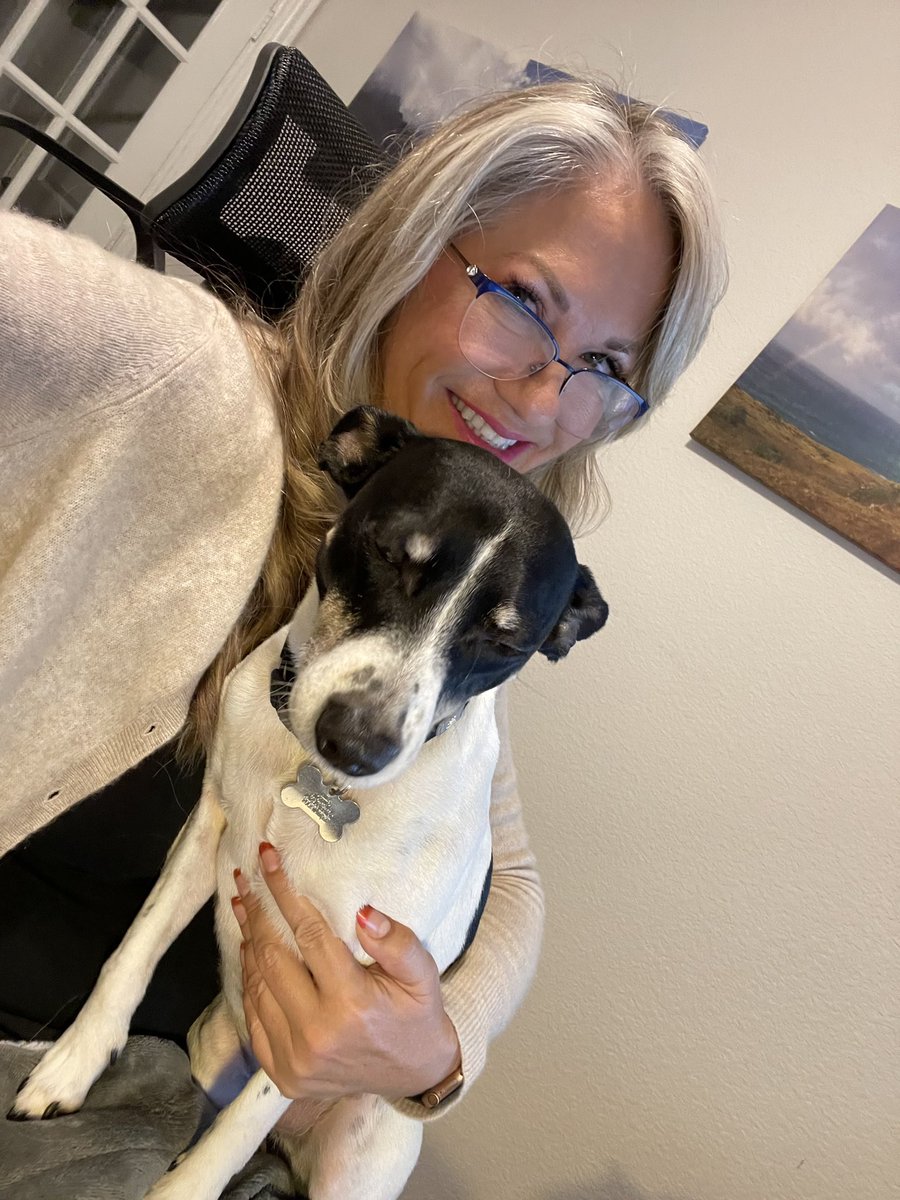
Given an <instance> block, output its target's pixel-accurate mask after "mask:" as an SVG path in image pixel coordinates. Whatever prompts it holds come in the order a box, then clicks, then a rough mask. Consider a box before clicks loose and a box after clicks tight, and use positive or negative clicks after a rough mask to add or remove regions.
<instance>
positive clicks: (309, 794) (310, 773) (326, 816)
mask: <svg viewBox="0 0 900 1200" xmlns="http://www.w3.org/2000/svg"><path fill="white" fill-rule="evenodd" d="M281 802H282V804H286V805H287V807H288V808H300V809H302V810H303V811H304V812H305V813H306V815H307V816H308V817H312V819H313V820H314V821H315V823H316V824H317V825H318V827H319V835H320V837H322V838H323V839H324V840H325V841H326V842H337V841H339V840H340V837H341V834H342V833H343V832H344V826H345V825H352V824H353V822H354V821H358V820H359V805H358V804H355V803H354V802H353V801H352V800H344V799H342V797H341V796H340V794H339V793H338V792H337V790H336V789H332V788H330V787H329V786H328V784H327V783H326V782H325V780H324V779H323V778H322V772H321V771H320V770H319V768H318V767H317V766H316V765H315V763H304V765H303V766H302V767H301V768H300V770H299V771H298V772H297V782H296V783H289V784H287V786H286V787H283V788H282V789H281Z"/></svg>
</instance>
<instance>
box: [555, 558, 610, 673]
mask: <svg viewBox="0 0 900 1200" xmlns="http://www.w3.org/2000/svg"><path fill="white" fill-rule="evenodd" d="M608 616H609V605H608V604H607V603H606V601H605V600H604V599H603V597H602V596H601V595H600V590H599V588H598V587H597V585H596V583H594V577H593V575H592V574H591V573H590V571H589V570H588V569H587V567H583V566H582V565H581V563H579V564H578V579H577V580H576V583H575V590H574V591H573V592H572V598H571V600H570V601H569V603H568V604H567V605H566V607H565V609H564V611H563V614H562V616H561V617H560V618H559V620H558V621H557V623H556V625H555V626H554V628H553V630H552V632H551V634H550V636H549V637H548V638H547V640H546V642H544V644H543V646H541V647H540V650H539V653H540V654H543V655H545V657H547V658H549V659H550V661H551V662H559V660H560V659H561V658H564V657H565V656H566V655H567V654H568V653H569V651H570V650H571V649H572V647H573V646H574V645H575V643H576V642H580V641H581V639H582V638H586V637H590V636H591V634H592V633H596V632H597V630H598V629H602V628H603V626H604V625H605V624H606V618H607V617H608Z"/></svg>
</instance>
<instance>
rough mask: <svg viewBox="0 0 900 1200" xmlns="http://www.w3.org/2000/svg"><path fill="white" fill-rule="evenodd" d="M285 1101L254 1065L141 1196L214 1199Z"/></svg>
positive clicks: (168, 1199)
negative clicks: (202, 1129)
mask: <svg viewBox="0 0 900 1200" xmlns="http://www.w3.org/2000/svg"><path fill="white" fill-rule="evenodd" d="M290 1105H291V1101H290V1100H286V1099H285V1098H284V1096H282V1094H281V1092H279V1090H278V1088H277V1087H276V1086H275V1084H274V1083H273V1082H272V1080H271V1079H270V1078H269V1077H268V1075H267V1074H266V1073H265V1071H257V1072H256V1074H255V1075H254V1076H253V1078H252V1079H251V1080H250V1081H249V1083H248V1084H247V1085H246V1086H245V1087H244V1088H243V1090H242V1091H241V1092H240V1094H239V1095H238V1096H236V1097H235V1099H234V1100H232V1102H231V1103H230V1104H229V1105H228V1107H227V1108H224V1109H223V1110H222V1111H221V1112H220V1113H219V1115H218V1116H217V1117H216V1119H215V1121H214V1122H213V1124H212V1125H211V1126H210V1128H209V1129H208V1130H207V1131H206V1133H205V1134H204V1135H203V1137H202V1138H201V1139H200V1141H199V1142H198V1143H197V1145H196V1146H194V1147H192V1148H191V1149H190V1150H189V1151H188V1152H187V1154H185V1155H184V1157H183V1158H181V1159H180V1160H179V1161H178V1164H177V1165H176V1166H175V1167H173V1168H172V1170H171V1171H169V1172H168V1173H167V1174H165V1175H163V1177H162V1178H161V1179H160V1180H159V1181H158V1182H157V1183H155V1184H154V1185H153V1187H152V1188H151V1189H150V1191H149V1192H148V1193H147V1195H146V1197H145V1200H218V1198H219V1196H220V1195H221V1193H222V1191H223V1189H224V1188H225V1185H226V1184H227V1183H228V1181H229V1179H231V1177H232V1175H234V1174H235V1172H236V1171H239V1170H240V1169H241V1167H242V1166H243V1165H244V1163H246V1162H247V1160H248V1159H249V1158H250V1156H251V1155H252V1154H253V1153H254V1151H255V1150H256V1149H257V1148H258V1147H259V1145H260V1143H261V1142H263V1141H264V1140H265V1138H266V1136H267V1135H268V1133H269V1131H270V1130H271V1129H272V1127H273V1125H274V1124H275V1122H276V1121H277V1120H278V1118H279V1117H280V1116H282V1114H283V1113H284V1112H286V1111H287V1109H288V1108H289V1107H290Z"/></svg>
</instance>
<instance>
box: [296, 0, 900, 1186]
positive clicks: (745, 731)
mask: <svg viewBox="0 0 900 1200" xmlns="http://www.w3.org/2000/svg"><path fill="white" fill-rule="evenodd" d="M415 7H416V5H415V4H414V3H411V2H410V0H381V2H380V3H377V4H375V3H371V2H369V3H360V2H359V0H356V2H354V0H325V2H324V3H323V5H322V8H321V9H320V10H319V12H318V13H317V14H316V16H315V17H314V18H313V20H312V22H311V23H310V25H309V26H308V27H307V29H306V30H305V31H304V33H303V34H302V36H301V39H300V44H301V46H302V48H303V49H304V51H305V52H306V53H307V54H308V55H309V56H310V57H311V58H312V60H313V62H314V63H315V64H316V65H317V66H318V67H319V69H320V70H321V71H322V72H323V73H324V74H325V75H326V77H327V78H329V79H330V80H331V82H332V83H333V84H334V86H335V87H336V88H337V89H338V90H339V91H340V92H341V93H342V95H344V97H345V98H348V99H349V98H350V97H351V96H352V95H353V94H354V93H355V91H356V90H357V88H358V86H359V85H360V83H361V82H362V81H363V80H364V79H365V78H366V76H367V75H368V73H369V71H370V70H371V68H372V67H373V66H374V65H375V63H376V62H377V61H378V60H379V59H380V57H381V55H382V53H383V52H384V50H385V49H386V48H387V47H388V45H390V43H391V42H392V41H393V39H394V37H395V36H396V34H397V32H398V31H399V30H400V29H401V28H402V26H403V25H404V24H405V22H406V20H407V18H408V17H409V15H410V14H411V12H412V11H413V10H414V9H415ZM418 7H419V9H420V10H421V11H423V12H426V13H429V14H430V15H433V16H435V17H438V18H441V19H443V20H447V21H450V22H452V23H453V24H456V25H457V26H458V27H460V28H463V29H466V30H468V31H470V32H473V33H477V34H479V35H480V36H482V37H484V38H487V39H489V40H491V41H493V42H495V43H496V44H498V45H502V46H504V47H506V48H508V49H510V50H512V51H515V52H517V53H518V52H520V53H521V54H522V55H523V57H525V56H530V55H532V54H534V55H538V56H540V57H541V58H542V59H543V60H544V61H554V60H558V61H559V60H561V62H562V63H563V64H564V65H565V64H568V65H569V66H575V67H577V66H578V65H579V63H580V62H582V61H583V62H584V63H586V64H589V65H591V66H593V67H595V68H598V69H600V70H605V71H610V72H614V73H616V74H617V75H618V76H619V77H622V76H624V77H625V78H626V79H628V80H630V86H631V90H632V91H633V93H634V94H637V95H640V96H643V97H645V98H647V99H651V100H657V101H667V102H669V103H670V104H671V105H672V106H674V107H678V108H681V109H683V110H685V111H687V112H688V113H690V114H691V115H694V116H696V117H698V118H699V119H701V120H703V121H705V122H706V123H707V124H709V126H710V129H711V132H710V137H709V140H708V143H707V146H706V147H705V148H704V151H703V153H704V156H705V157H706V159H707V161H708V162H709V163H710V166H711V169H712V172H713V175H714V177H715V182H716V187H717V191H718V194H719V196H720V198H721V204H722V210H723V216H724V223H725V230H726V235H727V239H728V245H729V251H730V257H731V265H732V274H733V282H732V286H731V291H730V293H729V296H728V299H727V301H726V302H725V304H724V306H723V307H722V309H721V310H720V312H719V314H718V317H717V319H716V323H715V328H714V332H713V335H712V338H711V340H710V342H709V344H708V345H707V347H706V349H705V350H704V352H703V354H702V357H701V359H700V361H699V362H698V363H697V364H696V365H695V367H694V368H693V369H692V370H691V372H690V375H689V377H687V378H685V379H684V381H683V383H682V384H681V386H680V387H679V388H678V391H677V393H676V394H674V395H673V396H672V397H671V400H670V401H669V403H668V405H667V407H666V409H665V410H664V411H661V412H660V413H659V414H658V415H657V417H656V418H655V419H654V420H653V421H652V422H651V423H650V424H649V425H648V427H647V428H646V429H644V430H643V431H642V433H641V434H640V435H639V436H636V437H635V438H634V439H633V440H630V441H628V442H627V443H623V444H622V445H621V446H618V447H613V448H611V449H610V450H609V451H608V452H607V453H606V455H605V460H606V472H607V477H608V481H609V485H610V489H611V492H612V495H613V500H614V511H613V514H612V515H611V516H610V517H609V519H608V520H607V521H606V523H605V524H604V525H603V526H601V528H600V530H599V531H598V532H597V533H596V534H594V535H593V536H591V537H590V538H588V539H585V540H584V541H583V542H581V543H580V553H581V557H582V558H583V559H584V560H585V561H587V562H588V563H589V564H590V565H591V566H592V567H593V568H594V570H595V572H596V574H597V577H598V580H599V581H600V582H601V585H602V587H603V590H604V592H605V593H606V594H607V596H608V598H609V600H610V603H611V607H612V611H613V616H612V619H611V621H610V624H609V627H608V629H607V630H606V631H604V632H603V633H602V634H601V635H600V636H598V637H597V638H595V639H593V640H592V641H591V642H589V643H586V644H585V646H583V647H578V649H577V651H576V652H575V653H574V654H573V655H572V656H571V658H570V660H569V661H568V662H566V663H565V664H564V665H562V666H559V667H557V668H555V669H554V668H550V667H549V666H546V665H543V664H542V665H539V666H535V667H533V668H530V669H529V670H528V672H527V674H526V676H525V678H524V679H523V680H522V681H521V682H520V683H519V684H518V685H517V687H516V689H515V697H514V740H515V742H516V746H517V758H518V763H519V769H520V775H521V780H522V791H523V794H524V797H525V804H526V812H527V816H528V820H529V828H530V831H531V834H532V838H533V841H534V843H535V845H536V848H537V850H538V852H539V855H540V859H541V862H542V867H543V875H544V881H545V885H546V890H547V894H548V907H549V916H548V927H547V938H546V944H545V948H544V953H543V959H542V964H541V968H540V972H539V976H538V979H537V982H536V984H535V986H534V988H533V990H532V993H531V995H530V996H529V998H528V1000H527V1002H526V1004H525V1006H524V1008H523V1010H522V1012H521V1014H520V1015H519V1016H518V1018H517V1019H516V1021H515V1022H514V1023H513V1026H512V1027H511V1029H510V1030H509V1031H508V1032H507V1033H506V1034H505V1035H504V1037H503V1038H501V1039H500V1040H499V1041H498V1043H497V1044H496V1046H495V1048H494V1051H493V1054H492V1057H491V1059H490V1061H489V1067H488V1071H487V1074H486V1076H485V1077H484V1079H483V1080H482V1081H481V1083H480V1084H479V1086H478V1087H477V1088H476V1089H475V1090H474V1092H473V1094H472V1095H471V1097H470V1099H469V1100H468V1101H467V1102H466V1104H465V1105H464V1106H462V1107H461V1109H460V1111H459V1112H458V1113H455V1114H453V1115H452V1116H450V1117H448V1118H447V1119H446V1120H444V1121H441V1122H439V1123H437V1124H436V1125H434V1126H432V1127H431V1128H430V1129H429V1131H428V1134H427V1137H426V1147H425V1151H424V1154H423V1158H422V1162H421V1164H420V1167H419V1168H418V1171H417V1173H416V1174H415V1175H414V1177H413V1180H412V1181H411V1183H410V1185H409V1188H408V1190H407V1195H408V1196H409V1197H411V1198H413V1200H513V1198H514V1197H515V1198H516V1200H519V1198H522V1200H586V1198H588V1197H591V1198H592V1200H594V1198H596V1200H675V1198H676V1197H678V1198H679V1200H781V1198H787V1197H790V1198H791V1200H794V1198H796V1200H888V1197H889V1196H896V1195H897V1194H898V1191H897V1189H898V1186H900V1149H898V1145H897V1140H896V1129H897V1118H898V1116H900V1098H898V1091H900V1089H898V1086H897V1084H898V1079H900V1054H898V1045H900V1042H898V1038H897V1033H898V1030H897V1022H896V1019H895V1018H896V1012H897V995H898V993H900V966H898V953H897V944H896V940H893V941H892V937H893V938H894V939H895V938H896V932H897V927H896V923H894V924H893V928H892V924H891V923H892V918H896V915H897V914H896V901H897V883H896V874H895V872H896V865H897V851H898V849H900V837H898V835H900V816H898V806H897V791H898V788H897V776H898V767H900V736H898V734H900V727H898V712H900V669H898V668H900V592H898V578H897V576H895V575H892V574H891V573H890V572H889V571H887V570H886V569H884V568H881V567H879V565H878V564H877V563H876V562H875V561H874V560H873V559H871V558H869V557H867V556H866V555H865V554H863V553H862V552H861V551H858V550H856V549H855V548H854V547H852V546H851V545H850V544H849V543H847V542H845V541H843V540H842V539H841V538H839V537H837V536H835V535H832V534H829V533H828V532H827V531H826V530H825V529H824V528H823V527H820V526H819V525H817V524H815V523H814V522H813V521H811V520H808V519H806V518H804V517H803V516H802V515H801V514H799V513H798V512H797V511H795V510H793V509H792V508H790V507H789V506H788V505H786V504H782V503H781V502H780V501H778V500H777V499H776V498H775V497H774V496H773V495H771V494H769V493H768V492H766V491H765V490H764V489H762V488H761V487H758V486H757V485H755V484H753V483H751V482H750V481H748V480H746V479H744V478H743V477H741V476H740V475H738V474H737V473H736V472H734V471H732V470H731V469H730V468H728V467H726V466H725V465H724V464H723V463H722V462H721V461H720V460H718V459H716V458H714V457H713V456H712V455H708V454H707V453H706V452H705V451H702V450H699V449H698V448H697V447H695V446H694V445H693V444H691V443H689V441H688V432H689V430H690V429H691V428H692V427H693V426H694V425H695V424H696V422H697V421H698V420H699V419H700V418H701V417H702V416H703V414H704V413H706V412H707V410H708V409H709V408H710V407H711V406H712V405H713V403H714V402H715V401H716V400H717V398H718V397H719V396H720V395H721V394H722V393H723V392H724V391H725V390H726V388H727V387H728V386H729V385H730V384H731V383H732V382H733V380H734V379H735V378H736V376H737V375H738V374H739V373H740V371H741V370H742V369H743V368H744V367H745V366H746V365H747V363H748V362H749V361H750V360H751V359H752V358H753V357H755V355H756V354H757V353H758V352H759V350H760V349H761V348H762V347H763V346H764V345H765V344H766V342H767V341H768V340H769V338H770V337H771V336H772V335H773V334H774V333H775V332H776V330H777V329H778V328H779V327H780V326H781V325H782V324H783V322H784V321H785V320H786V319H787V318H788V317H790V316H791V315H792V314H793V312H794V310H795V309H796V308H797V306H798V304H799V303H800V302H801V301H802V300H803V299H804V298H805V296H806V295H807V294H808V293H809V292H810V291H811V290H812V288H814V287H815V286H816V284H818V283H819V282H820V280H821V279H822V278H823V276H824V275H825V274H827V272H828V271H829V270H830V268H831V267H832V266H833V265H834V263H835V262H836V261H837V259H838V258H839V257H840V256H841V255H842V254H843V252H844V251H845V250H846V249H847V247H848V246H849V245H850V244H851V243H852V242H853V241H854V240H855V238H856V237H857V236H858V235H859V233H860V232H861V231H862V230H863V229H864V227H865V226H866V225H867V224H868V222H869V221H870V220H871V219H872V217H874V216H875V214H876V213H877V212H878V211H879V210H880V208H881V207H882V206H883V205H884V204H885V203H887V202H892V203H894V204H898V203H900V153H898V144H900V143H898V127H900V5H898V4H897V2H896V0H854V2H853V3H852V4H851V3H847V2H845V3H843V4H837V3H833V2H829V0H803V2H800V0H793V2H791V0H777V2H775V0H753V2H751V3H748V2H746V0H743V2H740V3H738V2H737V0H720V3H717V4H698V3H690V0H668V2H667V3H656V4H648V3H640V2H639V0H638V2H635V0H632V2H631V3H621V2H620V3H616V4H612V3H609V4H604V3H590V4H588V3H586V2H579V0H555V3H554V4H552V5H538V4H533V5H529V4H527V3H524V2H523V0H495V2H494V3H492V4H486V3H485V2H484V0H455V3H454V4H452V5H451V4H449V3H440V2H437V0H435V2H433V3H429V2H428V0H421V3H420V4H419V5H418Z"/></svg>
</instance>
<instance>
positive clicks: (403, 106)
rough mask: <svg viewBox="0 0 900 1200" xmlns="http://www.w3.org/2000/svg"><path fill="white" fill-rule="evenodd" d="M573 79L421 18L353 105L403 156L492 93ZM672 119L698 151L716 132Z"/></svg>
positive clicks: (371, 130) (411, 22)
mask: <svg viewBox="0 0 900 1200" xmlns="http://www.w3.org/2000/svg"><path fill="white" fill-rule="evenodd" d="M566 78H568V76H567V75H566V73H565V72H564V71H560V70H557V69H555V68H553V67H549V66H547V65H545V64H544V63H540V62H538V61H536V60H535V59H530V60H528V61H527V62H523V61H522V60H521V59H517V58H516V57H515V55H512V54H509V53H507V52H506V51H504V50H501V49H500V48H499V47H497V46H494V45H492V44H491V43H490V42H486V41H484V40H483V39H482V38H479V37H476V36H475V35H474V34H471V33H464V32H463V31H462V30H460V29H455V28H454V27H453V26H452V25H446V24H444V22H443V21H436V20H434V18H432V17H427V16H424V15H423V14H422V13H414V14H413V15H412V17H410V19H409V21H408V22H407V23H406V25H405V26H404V27H403V29H402V30H401V31H400V33H399V34H398V35H397V37H396V39H395V40H394V43H393V45H392V46H391V47H390V48H389V49H388V51H387V53H386V54H385V55H384V57H383V58H382V60H381V62H380V63H379V64H378V66H377V67H375V69H374V70H373V72H372V74H371V75H370V76H369V78H368V79H367V80H366V82H365V83H364V84H363V86H362V87H361V88H360V90H359V92H358V93H357V95H356V97H355V99H354V100H353V101H351V103H350V106H349V107H350V111H351V112H352V113H353V115H354V116H355V117H356V119H357V120H358V121H359V123H360V124H361V125H362V126H363V127H364V128H365V129H367V130H368V132H369V133H370V134H371V135H372V137H373V138H374V139H375V141H376V142H378V143H379V144H380V145H382V146H384V147H385V149H386V150H387V151H388V152H389V153H393V154H395V155H396V156H399V155H400V154H401V153H402V151H403V148H404V147H405V146H406V145H407V144H408V143H409V142H410V140H415V138H416V137H417V136H419V135H420V134H423V133H426V132H427V131H428V130H429V129H430V128H431V127H432V126H434V125H436V124H437V123H438V122H439V121H442V120H443V119H444V118H445V117H447V116H449V115H450V113H452V112H453V111H454V110H455V109H457V108H459V107H460V106H461V105H463V104H465V103H467V102H468V101H470V100H474V99H476V98H477V97H478V96H481V95H484V93H485V92H489V91H493V90H495V89H498V88H514V87H529V86H530V85H532V84H535V83H545V82H548V81H550V80H553V79H566ZM667 115H668V117H669V119H670V120H671V121H672V124H673V125H675V126H676V127H677V128H678V129H680V130H681V131H682V133H683V134H684V135H685V136H686V137H687V138H688V139H689V140H690V141H691V142H692V143H693V145H694V146H699V145H700V143H701V142H702V141H703V139H704V138H705V137H706V135H707V133H708V132H709V130H708V128H707V126H706V125H703V124H702V123H701V122H699V121H694V120H691V119H690V118H688V117H684V116H682V115H681V114H679V113H668V114H667Z"/></svg>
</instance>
